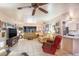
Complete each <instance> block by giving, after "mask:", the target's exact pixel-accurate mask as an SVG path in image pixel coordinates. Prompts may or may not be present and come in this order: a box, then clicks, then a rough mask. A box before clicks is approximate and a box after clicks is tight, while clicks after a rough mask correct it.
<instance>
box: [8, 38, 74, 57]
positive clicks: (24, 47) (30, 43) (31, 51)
mask: <svg viewBox="0 0 79 59" xmlns="http://www.w3.org/2000/svg"><path fill="white" fill-rule="evenodd" d="M41 47H42V44H41V43H40V42H39V41H38V40H37V39H34V40H27V39H20V40H19V42H18V43H17V44H16V45H14V46H13V47H11V48H10V50H11V51H12V52H11V53H10V54H9V55H8V56H21V53H22V52H26V53H27V54H28V55H29V56H53V55H51V54H48V53H45V52H43V51H42V48H41ZM56 55H57V56H71V55H72V54H69V53H67V52H66V51H63V50H58V51H57V52H56Z"/></svg>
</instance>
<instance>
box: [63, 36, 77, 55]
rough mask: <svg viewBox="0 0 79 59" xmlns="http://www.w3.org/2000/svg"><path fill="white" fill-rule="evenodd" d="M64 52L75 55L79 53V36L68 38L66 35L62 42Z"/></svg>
mask: <svg viewBox="0 0 79 59" xmlns="http://www.w3.org/2000/svg"><path fill="white" fill-rule="evenodd" d="M62 43H63V44H62V47H63V50H65V51H67V52H69V53H71V54H73V55H74V54H75V53H79V37H78V36H68V35H64V36H63V40H62Z"/></svg>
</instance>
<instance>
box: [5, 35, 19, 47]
mask: <svg viewBox="0 0 79 59" xmlns="http://www.w3.org/2000/svg"><path fill="white" fill-rule="evenodd" d="M18 40H19V36H15V37H12V38H9V39H8V40H7V41H6V44H7V45H8V47H12V46H13V45H15V44H16V43H17V42H18Z"/></svg>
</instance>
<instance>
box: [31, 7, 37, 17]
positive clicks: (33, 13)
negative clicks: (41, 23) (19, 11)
mask: <svg viewBox="0 0 79 59" xmlns="http://www.w3.org/2000/svg"><path fill="white" fill-rule="evenodd" d="M35 11H36V8H34V9H33V12H32V16H33V15H35Z"/></svg>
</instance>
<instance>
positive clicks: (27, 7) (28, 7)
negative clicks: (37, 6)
mask: <svg viewBox="0 0 79 59" xmlns="http://www.w3.org/2000/svg"><path fill="white" fill-rule="evenodd" d="M31 7H32V6H24V7H18V8H17V9H23V8H31Z"/></svg>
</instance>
